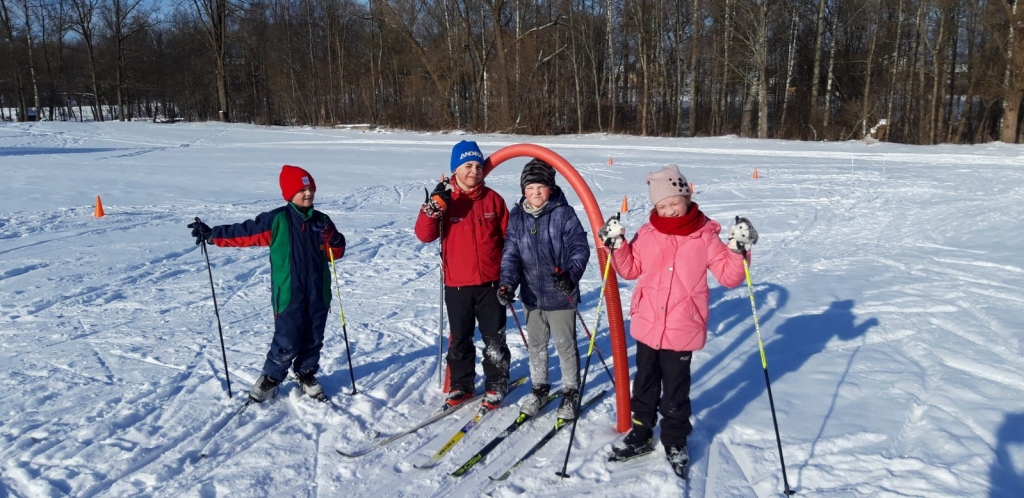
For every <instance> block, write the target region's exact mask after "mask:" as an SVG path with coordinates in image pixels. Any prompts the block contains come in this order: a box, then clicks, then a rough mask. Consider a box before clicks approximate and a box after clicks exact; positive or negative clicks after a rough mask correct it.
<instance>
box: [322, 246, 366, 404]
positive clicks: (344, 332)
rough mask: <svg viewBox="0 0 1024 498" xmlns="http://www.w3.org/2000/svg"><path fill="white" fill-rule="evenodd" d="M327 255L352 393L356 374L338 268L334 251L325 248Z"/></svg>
mask: <svg viewBox="0 0 1024 498" xmlns="http://www.w3.org/2000/svg"><path fill="white" fill-rule="evenodd" d="M326 249H327V254H328V255H329V256H330V257H331V271H332V272H334V288H335V290H337V292H338V311H340V312H341V336H342V337H344V338H345V356H347V357H348V375H349V377H351V378H352V393H351V395H355V394H356V393H357V392H358V391H356V374H355V372H354V371H352V351H350V350H349V347H348V327H346V326H345V308H344V306H342V305H341V286H340V284H339V283H338V268H337V267H336V266H335V265H334V250H333V249H331V248H330V247H326Z"/></svg>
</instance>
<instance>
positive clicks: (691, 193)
mask: <svg viewBox="0 0 1024 498" xmlns="http://www.w3.org/2000/svg"><path fill="white" fill-rule="evenodd" d="M694 192H695V191H694V190H693V182H690V195H693V193H694Z"/></svg>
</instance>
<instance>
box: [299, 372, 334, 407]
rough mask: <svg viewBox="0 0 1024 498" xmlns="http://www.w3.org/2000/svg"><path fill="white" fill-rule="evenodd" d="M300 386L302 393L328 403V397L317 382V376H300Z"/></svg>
mask: <svg viewBox="0 0 1024 498" xmlns="http://www.w3.org/2000/svg"><path fill="white" fill-rule="evenodd" d="M298 377H299V386H300V387H302V392H303V393H305V394H306V396H309V397H310V398H313V399H315V400H317V401H319V402H321V403H323V402H326V401H327V395H326V394H324V388H323V387H321V386H320V383H319V382H317V380H316V376H315V375H313V374H304V375H299V376H298Z"/></svg>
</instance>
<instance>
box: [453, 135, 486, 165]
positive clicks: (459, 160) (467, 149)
mask: <svg viewBox="0 0 1024 498" xmlns="http://www.w3.org/2000/svg"><path fill="white" fill-rule="evenodd" d="M469 161H479V162H480V164H483V163H484V153H483V152H480V147H479V146H477V144H476V142H472V141H469V140H463V141H461V142H459V143H457V144H455V147H452V173H454V172H455V170H456V169H458V168H459V166H462V165H463V163H466V162H469Z"/></svg>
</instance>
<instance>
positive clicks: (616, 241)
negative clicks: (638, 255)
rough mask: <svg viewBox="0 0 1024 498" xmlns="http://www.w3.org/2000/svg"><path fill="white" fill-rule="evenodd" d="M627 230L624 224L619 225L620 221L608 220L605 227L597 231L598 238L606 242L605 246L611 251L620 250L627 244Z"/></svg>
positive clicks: (612, 218) (614, 218)
mask: <svg viewBox="0 0 1024 498" xmlns="http://www.w3.org/2000/svg"><path fill="white" fill-rule="evenodd" d="M625 234H626V229H625V228H622V224H621V223H619V219H618V218H616V217H614V216H613V217H611V218H608V221H607V222H605V224H604V226H603V227H601V229H600V230H598V231H597V238H599V239H601V240H602V241H604V246H605V247H607V248H610V249H619V248H621V247H622V246H623V245H625V244H626V237H625Z"/></svg>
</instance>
